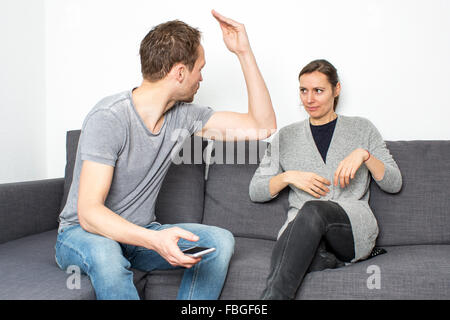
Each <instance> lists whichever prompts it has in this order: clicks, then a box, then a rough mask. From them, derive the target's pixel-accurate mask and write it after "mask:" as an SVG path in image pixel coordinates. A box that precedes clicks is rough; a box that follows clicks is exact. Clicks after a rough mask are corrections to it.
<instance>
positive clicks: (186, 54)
mask: <svg viewBox="0 0 450 320" xmlns="http://www.w3.org/2000/svg"><path fill="white" fill-rule="evenodd" d="M212 14H213V16H214V17H215V18H216V19H217V21H218V22H219V23H220V27H221V29H222V33H223V38H224V42H225V44H226V46H227V48H228V49H229V50H230V51H231V52H233V53H235V54H236V55H237V57H238V58H239V61H240V64H241V67H242V70H243V72H244V76H245V80H246V84H247V91H248V99H249V106H248V113H245V114H240V113H234V112H213V111H212V109H210V108H206V107H200V106H198V105H194V104H190V102H192V101H193V98H194V95H195V93H196V92H197V90H198V88H199V83H200V82H201V81H202V75H201V70H202V68H203V67H204V65H205V56H204V51H203V47H202V45H201V44H200V33H199V31H198V30H196V29H194V28H192V27H190V26H188V25H187V24H185V23H183V22H181V21H170V22H166V23H163V24H160V25H158V26H156V27H155V28H153V29H152V30H151V31H150V32H149V33H148V34H147V36H146V37H145V38H144V39H143V41H142V43H141V48H140V56H141V65H142V68H141V69H142V74H143V78H144V79H143V82H142V84H141V86H140V87H138V88H135V89H133V90H130V91H127V92H124V93H120V94H117V95H114V96H111V97H107V98H105V99H103V100H101V101H100V102H99V103H98V104H97V105H96V106H95V107H94V108H93V109H92V110H91V112H90V113H89V114H88V115H87V117H86V119H85V121H84V123H83V127H82V132H81V136H80V140H79V146H78V150H77V157H76V163H75V168H74V178H73V182H72V185H71V188H70V192H69V195H68V201H67V204H66V206H65V207H64V209H63V211H62V212H61V214H60V226H59V232H58V238H57V243H56V247H55V248H56V261H57V263H58V265H59V266H60V267H61V268H62V269H63V270H64V269H66V268H67V267H68V266H70V265H78V266H79V267H80V268H81V270H82V271H83V272H85V273H86V274H87V275H88V276H89V277H90V280H91V282H92V285H93V287H94V290H95V293H96V296H97V299H139V296H138V293H137V290H136V288H135V286H134V284H133V273H132V271H130V270H129V269H130V267H132V268H136V269H140V270H144V271H151V270H156V269H171V268H179V267H184V268H186V270H185V272H184V276H183V279H182V282H181V286H180V289H179V292H178V296H177V298H178V299H217V298H218V297H219V295H220V293H221V290H222V287H223V283H224V281H225V277H226V274H227V270H228V264H229V261H230V259H231V256H232V254H233V250H234V238H233V236H232V234H231V233H230V232H229V231H227V230H224V229H221V228H217V227H213V226H206V225H201V224H186V223H185V224H177V225H161V224H159V223H158V222H155V221H154V220H155V215H154V208H155V202H156V197H157V195H158V192H159V190H160V187H161V184H162V182H163V178H164V176H165V174H166V172H167V170H168V168H169V166H170V154H171V151H172V149H174V148H176V147H177V140H178V139H174V134H175V133H176V132H180V131H182V130H179V129H184V130H188V131H189V133H190V134H197V135H200V136H203V137H208V138H213V137H217V136H219V135H220V136H221V137H222V138H223V139H225V140H232V139H245V138H250V139H264V138H266V137H268V136H270V134H271V132H272V130H274V129H276V119H275V114H274V111H273V108H272V103H271V100H270V96H269V93H268V90H267V88H266V85H265V83H264V80H263V78H262V76H261V74H260V72H259V69H258V67H257V64H256V60H255V58H254V56H253V53H252V50H251V47H250V44H249V41H248V37H247V34H246V31H245V28H244V26H243V25H242V24H239V23H237V22H235V21H233V20H231V19H228V18H225V17H223V16H221V15H220V14H218V13H217V12H215V11H212ZM243 135H245V137H244V136H243ZM194 244H197V245H199V246H204V247H214V248H216V251H215V252H213V253H209V254H207V255H205V256H204V257H203V258H193V257H190V256H187V255H184V254H183V253H182V251H181V250H182V249H184V248H188V247H191V246H192V245H194Z"/></svg>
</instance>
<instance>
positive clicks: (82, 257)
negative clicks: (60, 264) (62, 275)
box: [58, 240, 89, 273]
mask: <svg viewBox="0 0 450 320" xmlns="http://www.w3.org/2000/svg"><path fill="white" fill-rule="evenodd" d="M58 242H60V245H59V246H60V247H61V246H65V247H66V248H68V249H70V250H73V251H74V252H75V254H76V255H77V256H79V257H80V258H81V261H82V262H83V266H84V268H85V270H86V273H88V272H89V266H88V264H87V263H86V258H85V257H84V255H82V254H81V253H80V252H79V251H78V250H77V249H75V248H74V247H71V246H69V245H67V244H65V243H64V242H62V241H60V240H59V241H58ZM60 250H61V249H60ZM66 269H67V268H66Z"/></svg>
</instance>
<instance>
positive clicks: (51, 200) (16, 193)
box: [0, 179, 64, 243]
mask: <svg viewBox="0 0 450 320" xmlns="http://www.w3.org/2000/svg"><path fill="white" fill-rule="evenodd" d="M63 183H64V180H63V179H48V180H40V181H29V182H18V183H7V184H0V243H4V242H7V241H11V240H14V239H18V238H21V237H25V236H28V235H32V234H36V233H40V232H44V231H48V230H51V229H54V228H56V227H57V226H58V222H57V218H58V214H59V205H60V203H61V198H62V194H63Z"/></svg>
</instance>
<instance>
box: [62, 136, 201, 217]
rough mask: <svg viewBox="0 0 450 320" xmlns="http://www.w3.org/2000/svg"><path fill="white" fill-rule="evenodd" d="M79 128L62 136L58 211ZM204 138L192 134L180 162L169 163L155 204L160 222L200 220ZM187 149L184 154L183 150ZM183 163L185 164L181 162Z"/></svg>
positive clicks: (68, 180) (67, 186)
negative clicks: (62, 173)
mask: <svg viewBox="0 0 450 320" xmlns="http://www.w3.org/2000/svg"><path fill="white" fill-rule="evenodd" d="M80 134H81V130H73V131H68V132H67V135H66V168H65V177H64V193H63V200H62V202H61V210H62V209H63V208H64V205H65V204H66V201H67V196H68V194H69V190H70V185H71V184H72V178H73V169H74V167H75V158H76V153H77V148H78V140H79V138H80ZM206 145H207V141H203V140H202V138H200V137H196V136H193V137H191V138H190V139H187V140H186V141H185V143H184V145H183V147H182V148H181V149H180V152H179V154H178V156H179V157H178V159H180V160H186V161H183V163H181V164H174V163H172V164H171V166H170V168H169V171H168V172H167V175H166V177H165V179H164V183H163V186H162V187H161V190H160V192H159V195H158V199H157V202H156V207H155V214H156V218H157V221H158V222H160V223H181V222H195V223H200V222H201V221H202V217H203V202H204V182H205V180H204V171H205V164H204V162H203V160H202V159H203V157H202V156H203V149H204V148H205V146H206ZM186 151H189V152H188V153H185V152H186ZM184 162H186V164H185V163H184Z"/></svg>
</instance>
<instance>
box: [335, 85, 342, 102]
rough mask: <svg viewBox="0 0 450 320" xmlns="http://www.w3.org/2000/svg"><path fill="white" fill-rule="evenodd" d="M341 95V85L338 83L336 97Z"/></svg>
mask: <svg viewBox="0 0 450 320" xmlns="http://www.w3.org/2000/svg"><path fill="white" fill-rule="evenodd" d="M340 94H341V83H340V82H338V83H337V84H336V87H335V88H334V97H335V98H336V97H337V96H339V95H340Z"/></svg>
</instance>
